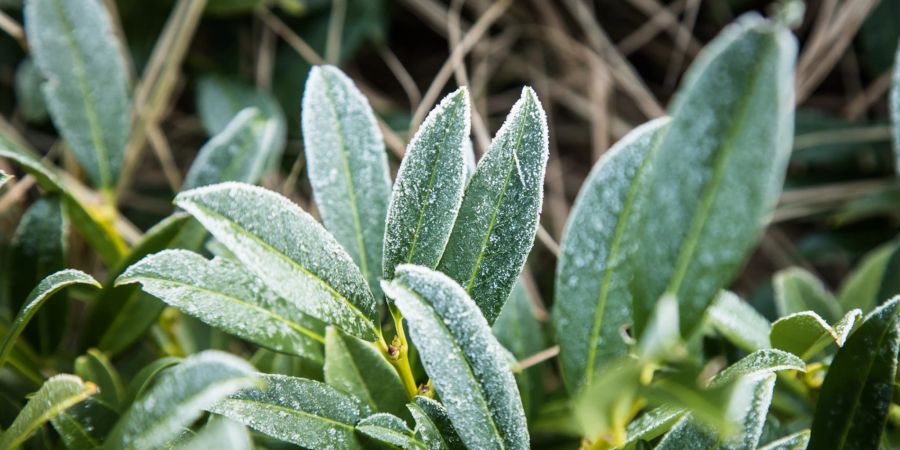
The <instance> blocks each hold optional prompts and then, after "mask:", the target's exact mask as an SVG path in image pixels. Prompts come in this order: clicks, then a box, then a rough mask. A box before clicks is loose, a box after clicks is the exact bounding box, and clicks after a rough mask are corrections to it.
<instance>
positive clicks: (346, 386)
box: [324, 327, 409, 417]
mask: <svg viewBox="0 0 900 450" xmlns="http://www.w3.org/2000/svg"><path fill="white" fill-rule="evenodd" d="M325 336H326V338H325V368H324V371H325V382H326V383H328V384H329V385H330V386H332V387H334V388H336V389H338V390H340V391H343V392H346V393H348V394H350V395H352V396H354V397H356V398H357V399H359V400H360V401H361V402H363V403H365V404H366V405H367V406H368V407H369V409H371V410H372V411H380V412H387V413H391V414H393V415H397V416H401V417H408V416H409V415H408V414H407V413H406V408H405V406H406V399H407V394H406V389H405V388H404V387H403V383H402V382H401V381H400V376H399V375H398V374H397V371H396V370H395V369H394V367H393V366H391V365H390V363H388V362H387V360H386V359H384V357H383V356H382V355H381V352H380V351H378V349H377V348H375V347H374V345H373V344H372V343H370V342H366V341H362V340H359V339H357V338H355V337H353V336H349V335H347V334H344V333H342V332H340V331H339V330H338V329H336V328H333V327H329V328H328V331H327V332H326V334H325Z"/></svg>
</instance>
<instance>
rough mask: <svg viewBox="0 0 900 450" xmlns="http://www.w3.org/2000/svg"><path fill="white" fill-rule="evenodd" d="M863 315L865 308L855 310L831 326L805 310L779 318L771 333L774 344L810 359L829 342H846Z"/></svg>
mask: <svg viewBox="0 0 900 450" xmlns="http://www.w3.org/2000/svg"><path fill="white" fill-rule="evenodd" d="M860 318H862V311H860V310H858V309H854V310H852V311H850V312H848V313H847V314H846V315H845V316H844V318H843V319H841V320H840V322H838V323H837V324H836V325H835V327H834V328H832V327H831V326H830V325H828V323H827V322H825V319H823V318H822V317H821V316H819V315H818V314H816V313H814V312H812V311H803V312H798V313H794V314H791V315H789V316H785V317H782V318H780V319H778V320H776V321H775V323H773V324H772V332H771V334H770V335H769V336H770V340H771V341H772V347H774V348H777V349H781V350H784V351H786V352H791V353H793V354H795V355H797V356H799V357H801V358H803V359H809V358H810V357H812V356H814V355H815V354H817V353H818V352H819V351H821V350H822V349H824V348H825V347H827V346H828V345H829V344H836V345H837V346H838V347H840V346H842V345H844V341H846V340H847V336H849V335H850V332H851V331H852V330H853V327H854V325H856V324H858V321H859V319H860Z"/></svg>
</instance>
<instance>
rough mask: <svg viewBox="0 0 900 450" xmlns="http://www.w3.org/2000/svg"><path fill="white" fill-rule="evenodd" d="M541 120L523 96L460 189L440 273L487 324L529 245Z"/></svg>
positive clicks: (538, 189) (534, 101) (538, 196)
mask: <svg viewBox="0 0 900 450" xmlns="http://www.w3.org/2000/svg"><path fill="white" fill-rule="evenodd" d="M547 139H548V132H547V117H546V115H545V114H544V110H543V107H542V106H541V103H540V100H539V99H538V97H537V94H535V92H534V90H532V89H531V88H528V87H526V88H524V89H523V90H522V95H521V97H520V98H519V100H518V101H517V102H516V104H515V105H513V107H512V110H511V111H510V113H509V115H507V116H506V121H505V122H504V123H503V125H502V126H501V127H500V130H499V131H498V132H497V135H496V136H495V137H494V140H493V141H492V142H491V147H490V149H489V150H488V151H487V153H486V154H485V155H484V157H483V158H482V159H481V161H479V163H478V166H477V168H476V169H475V174H474V175H473V176H472V179H471V180H469V183H468V186H466V192H465V194H464V196H463V202H462V205H461V207H460V210H459V215H458V216H457V218H456V222H455V224H454V226H453V231H452V232H451V234H450V240H449V241H448V243H447V248H446V250H445V252H444V255H443V256H442V257H441V262H440V264H439V265H438V269H439V270H440V271H441V272H444V273H445V274H447V275H449V276H450V278H453V279H454V280H456V281H457V282H459V283H460V284H461V285H462V286H463V288H465V290H466V292H467V293H468V294H469V295H470V296H471V297H472V299H474V300H475V303H476V304H477V305H478V306H479V308H481V310H482V312H483V314H484V315H485V317H487V319H488V323H493V321H494V319H496V317H497V315H498V314H499V313H500V309H501V308H502V307H503V304H504V303H505V302H506V299H507V298H508V297H509V292H510V290H512V286H513V284H514V283H515V281H516V278H517V277H518V276H519V273H520V272H521V271H522V267H523V265H524V264H525V259H526V258H527V256H528V252H529V251H530V250H531V247H532V245H533V244H534V236H535V234H536V232H537V227H538V218H539V216H540V212H541V204H542V202H543V192H544V191H543V189H544V173H545V170H546V167H547V157H548V152H549V150H548V141H547Z"/></svg>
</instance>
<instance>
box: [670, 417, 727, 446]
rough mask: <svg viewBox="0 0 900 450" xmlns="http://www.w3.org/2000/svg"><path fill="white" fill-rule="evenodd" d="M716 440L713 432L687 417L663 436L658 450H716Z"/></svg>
mask: <svg viewBox="0 0 900 450" xmlns="http://www.w3.org/2000/svg"><path fill="white" fill-rule="evenodd" d="M716 440H717V439H716V435H715V433H714V432H713V431H712V430H710V429H708V428H707V427H705V426H703V425H702V424H699V423H697V421H696V419H694V418H693V416H690V415H687V416H684V417H683V418H682V419H681V420H679V421H678V423H676V424H675V426H674V427H672V429H671V430H669V432H668V433H666V435H665V436H663V438H662V440H661V441H659V445H657V446H656V450H708V449H711V448H716Z"/></svg>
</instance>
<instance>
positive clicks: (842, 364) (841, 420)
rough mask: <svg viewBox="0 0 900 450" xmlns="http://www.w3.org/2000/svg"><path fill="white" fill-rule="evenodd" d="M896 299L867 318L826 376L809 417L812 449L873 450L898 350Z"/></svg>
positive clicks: (899, 332) (891, 387)
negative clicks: (837, 446)
mask: <svg viewBox="0 0 900 450" xmlns="http://www.w3.org/2000/svg"><path fill="white" fill-rule="evenodd" d="M898 317H900V297H894V298H892V299H890V300H888V301H887V302H885V303H884V304H883V305H881V306H880V307H878V308H876V309H875V310H874V311H872V312H871V313H869V315H868V316H866V318H865V320H864V321H863V323H862V325H860V327H859V328H858V329H857V330H856V331H854V332H853V333H852V334H851V335H850V337H849V338H848V339H847V342H845V343H844V346H843V347H841V348H840V349H839V350H838V352H837V354H836V355H835V356H834V359H832V361H831V366H830V367H829V369H828V373H827V375H826V376H825V381H824V382H823V383H822V389H821V390H820V391H819V400H818V402H817V404H816V411H815V414H814V416H813V423H812V435H811V436H810V440H809V448H810V449H811V450H815V449H821V448H832V447H833V446H834V444H835V443H838V442H839V443H842V448H845V449H869V448H878V446H879V445H880V444H879V443H880V437H881V433H882V431H883V430H884V424H885V421H886V420H887V417H888V410H889V408H890V405H891V399H892V397H893V392H894V379H895V377H896V373H897V351H898V349H900V321H898Z"/></svg>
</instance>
